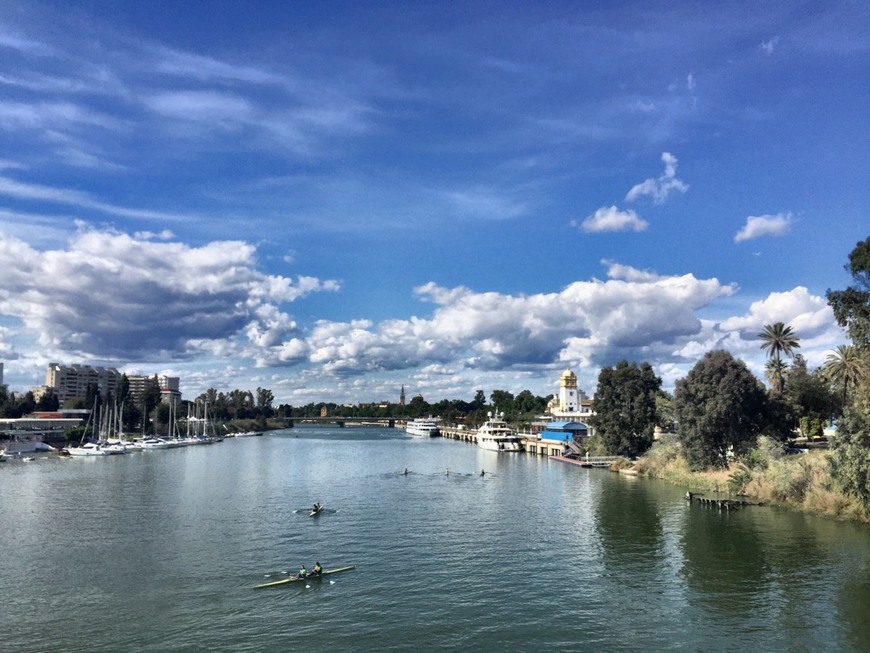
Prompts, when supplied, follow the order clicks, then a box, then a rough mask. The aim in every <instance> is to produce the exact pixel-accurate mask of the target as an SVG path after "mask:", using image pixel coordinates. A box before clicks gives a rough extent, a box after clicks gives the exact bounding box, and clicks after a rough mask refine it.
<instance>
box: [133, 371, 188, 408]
mask: <svg viewBox="0 0 870 653" xmlns="http://www.w3.org/2000/svg"><path fill="white" fill-rule="evenodd" d="M153 379H154V377H153V376H140V375H133V376H128V377H127V381H128V382H129V383H130V396H131V397H133V400H134V401H138V400H139V399H141V397H142V395H143V394H144V393H145V386H146V385H147V384H148V383H149V382H150V381H152V380H153ZM157 385H158V386H159V387H160V401H162V402H164V403H178V402H179V401H180V400H181V390H180V387H181V382H180V380H179V378H178V377H177V376H166V375H165V374H158V375H157Z"/></svg>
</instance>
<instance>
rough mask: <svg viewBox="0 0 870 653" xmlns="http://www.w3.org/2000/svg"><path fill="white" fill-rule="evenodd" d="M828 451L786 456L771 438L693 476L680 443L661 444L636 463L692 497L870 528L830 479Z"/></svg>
mask: <svg viewBox="0 0 870 653" xmlns="http://www.w3.org/2000/svg"><path fill="white" fill-rule="evenodd" d="M828 456H829V452H828V451H823V450H815V451H810V452H809V453H801V454H792V455H787V454H785V453H783V451H782V448H781V447H780V446H779V445H778V444H777V443H774V442H772V441H770V440H768V439H767V438H760V440H759V444H758V446H757V447H756V448H755V449H753V450H752V451H751V452H749V454H747V455H746V456H745V457H744V458H743V460H741V461H739V462H734V463H732V464H731V466H730V467H729V468H728V469H724V470H709V471H704V472H693V471H691V470H690V469H689V466H688V464H687V463H686V460H685V459H684V458H683V457H682V455H681V453H680V445H679V443H678V442H676V441H668V442H657V443H656V444H655V445H653V447H652V449H650V450H649V452H647V454H646V455H645V456H644V457H642V458H640V459H638V460H637V461H636V462H635V463H633V467H634V469H636V470H637V472H638V473H639V474H641V475H643V476H649V477H652V478H660V479H662V480H665V481H668V482H670V483H674V484H676V485H679V486H681V487H684V488H685V489H686V490H688V491H692V492H705V493H712V492H720V493H722V494H730V495H741V496H746V497H748V498H751V499H754V500H757V501H762V502H765V503H773V504H777V505H782V506H787V507H791V508H795V509H798V510H803V511H806V512H810V513H813V514H817V515H823V516H826V517H834V518H837V519H846V520H851V521H861V522H865V523H870V514H868V513H867V512H866V511H864V510H863V509H862V508H861V506H860V504H859V503H858V502H856V501H855V500H854V499H852V498H851V497H849V496H848V495H846V494H843V493H842V492H841V491H840V490H839V489H838V488H837V487H836V486H835V485H834V483H833V482H832V479H831V477H830V474H829V464H828Z"/></svg>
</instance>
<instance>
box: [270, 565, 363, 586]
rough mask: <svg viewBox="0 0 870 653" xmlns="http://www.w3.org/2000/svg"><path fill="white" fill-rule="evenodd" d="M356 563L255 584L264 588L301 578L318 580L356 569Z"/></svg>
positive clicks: (296, 580) (294, 581)
mask: <svg viewBox="0 0 870 653" xmlns="http://www.w3.org/2000/svg"><path fill="white" fill-rule="evenodd" d="M354 568H355V567H354V565H351V566H350V567H339V568H338V569H324V570H323V572H322V573H319V574H308V575H307V576H300V575H299V574H293V575H292V576H290V577H289V578H282V579H281V580H273V581H272V582H271V583H263V584H262V585H255V586H254V589H255V590H258V589H262V588H264V587H277V586H278V585H286V584H287V583H296V582H298V581H300V580H317V579H318V578H322V577H323V576H328V575H329V574H338V573H341V572H342V571H350V570H351V569H354Z"/></svg>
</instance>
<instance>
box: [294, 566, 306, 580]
mask: <svg viewBox="0 0 870 653" xmlns="http://www.w3.org/2000/svg"><path fill="white" fill-rule="evenodd" d="M296 575H297V576H298V577H299V578H307V577H308V570H307V569H306V568H305V565H299V571H298V573H297V574H296Z"/></svg>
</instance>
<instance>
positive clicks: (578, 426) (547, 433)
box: [540, 421, 589, 446]
mask: <svg viewBox="0 0 870 653" xmlns="http://www.w3.org/2000/svg"><path fill="white" fill-rule="evenodd" d="M588 436H589V427H587V426H586V424H584V423H583V422H568V421H558V422H557V421H553V422H548V423H547V426H546V428H545V429H544V430H543V431H541V435H540V438H541V440H547V441H551V442H561V443H563V444H565V445H570V444H571V443H574V444H576V445H578V446H581V445H582V444H583V442H584V441H585V440H586V438H587V437H588Z"/></svg>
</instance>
